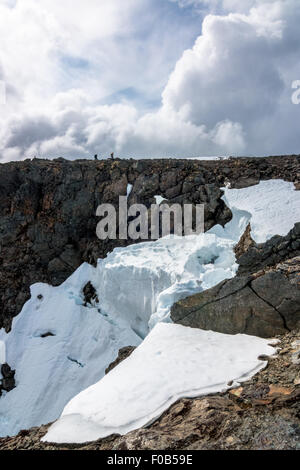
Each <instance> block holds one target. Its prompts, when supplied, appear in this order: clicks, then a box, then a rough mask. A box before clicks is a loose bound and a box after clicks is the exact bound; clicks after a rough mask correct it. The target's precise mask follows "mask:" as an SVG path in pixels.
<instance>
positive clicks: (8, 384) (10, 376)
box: [0, 364, 16, 396]
mask: <svg viewBox="0 0 300 470" xmlns="http://www.w3.org/2000/svg"><path fill="white" fill-rule="evenodd" d="M15 373H16V371H15V370H12V369H11V368H10V366H9V365H8V364H2V366H1V374H2V377H3V378H2V379H1V380H0V396H1V394H2V391H4V392H10V391H11V390H13V389H14V388H15V385H16V382H15Z"/></svg>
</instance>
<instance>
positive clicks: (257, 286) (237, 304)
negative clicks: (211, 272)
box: [171, 256, 300, 338]
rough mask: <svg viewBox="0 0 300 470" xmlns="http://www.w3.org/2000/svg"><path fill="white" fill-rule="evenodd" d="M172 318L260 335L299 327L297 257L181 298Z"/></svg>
mask: <svg viewBox="0 0 300 470" xmlns="http://www.w3.org/2000/svg"><path fill="white" fill-rule="evenodd" d="M171 318H172V320H173V321H174V322H175V323H180V324H181V325H184V326H190V327H193V328H201V329H204V330H213V331H217V332H219V333H227V334H237V333H245V334H249V335H254V336H260V337H263V338H270V337H272V336H274V335H278V334H283V333H285V332H288V331H291V330H293V329H297V328H300V257H299V256H298V257H295V258H292V259H289V260H286V261H285V262H284V263H280V264H278V265H276V266H274V267H273V268H267V269H266V270H264V271H260V272H258V273H255V274H250V275H242V276H237V277H235V278H233V279H230V280H226V281H223V282H221V283H220V284H218V285H217V286H215V287H213V288H212V289H209V290H207V291H204V292H201V293H200V294H196V295H193V296H191V297H188V298H186V299H183V300H180V301H179V302H177V303H176V304H174V305H173V307H172V311H171Z"/></svg>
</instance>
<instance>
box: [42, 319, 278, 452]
mask: <svg viewBox="0 0 300 470" xmlns="http://www.w3.org/2000/svg"><path fill="white" fill-rule="evenodd" d="M268 343H269V341H268V340H266V339H261V338H256V337H253V336H246V335H235V336H232V335H223V334H220V333H215V332H212V331H202V330H197V329H192V328H187V327H184V326H181V325H174V324H163V323H160V324H158V325H156V326H155V328H154V329H153V330H152V331H151V333H150V334H149V336H148V337H147V338H146V339H145V340H144V341H143V343H142V344H141V345H140V346H139V347H138V348H137V349H136V350H135V351H134V352H133V353H132V354H131V356H130V357H129V358H127V359H126V360H125V361H123V362H122V363H121V364H119V365H118V366H117V367H116V368H115V369H114V370H112V371H111V372H110V373H109V374H108V375H107V376H106V377H104V378H103V379H102V380H101V381H100V382H99V383H97V384H96V385H94V386H92V387H90V388H88V389H87V390H85V391H84V392H82V393H80V394H79V395H78V396H77V397H75V398H74V399H73V400H71V401H70V403H68V405H67V406H66V407H65V409H64V411H63V413H62V416H61V418H60V419H59V420H58V421H57V422H56V423H55V424H53V425H52V426H51V427H50V429H49V431H48V433H47V434H46V436H45V437H44V438H43V439H42V440H43V441H44V442H56V443H84V442H87V441H94V440H96V439H100V438H103V437H106V436H109V435H111V434H121V435H124V434H127V433H128V432H130V431H133V430H134V429H138V428H140V427H142V426H145V425H147V424H149V423H151V422H152V421H153V420H155V419H156V418H158V417H159V416H160V415H161V414H162V413H163V411H165V410H166V409H167V408H169V406H170V405H172V404H173V403H175V402H176V401H177V400H178V399H179V398H182V397H189V398H191V397H197V396H200V395H205V394H207V393H216V392H221V391H225V390H227V389H228V388H230V387H229V386H228V383H229V382H230V381H233V386H237V385H238V384H239V383H240V382H244V381H246V380H248V379H249V378H250V377H252V376H253V375H254V374H255V373H257V372H258V371H259V370H261V369H262V368H264V367H265V365H266V362H262V361H260V360H258V356H259V355H262V354H264V355H269V356H270V355H273V354H274V353H275V350H274V348H273V347H271V346H270V345H269V344H268Z"/></svg>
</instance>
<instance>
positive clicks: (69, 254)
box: [0, 156, 300, 331]
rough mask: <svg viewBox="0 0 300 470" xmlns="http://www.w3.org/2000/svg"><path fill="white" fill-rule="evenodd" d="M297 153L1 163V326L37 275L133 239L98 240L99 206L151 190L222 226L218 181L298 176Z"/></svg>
mask: <svg viewBox="0 0 300 470" xmlns="http://www.w3.org/2000/svg"><path fill="white" fill-rule="evenodd" d="M299 168H300V157H299V156H286V157H269V158H240V159H229V160H224V161H196V160H195V161H193V160H174V159H164V160H117V159H116V160H107V161H94V160H77V161H67V160H64V159H57V160H51V161H47V160H39V159H35V160H32V161H31V160H26V161H22V162H12V163H6V164H0V328H1V327H4V328H5V329H6V331H9V330H10V328H11V322H12V318H13V317H14V316H15V315H17V314H18V313H19V312H20V310H21V308H22V306H23V304H24V302H25V301H26V300H28V298H29V296H30V293H29V286H30V285H31V284H34V283H35V282H47V283H50V284H52V285H59V284H60V283H61V282H63V281H64V280H65V279H66V278H67V277H68V276H69V275H70V274H72V273H73V272H74V270H75V269H76V268H77V267H78V266H79V265H80V264H81V263H82V262H84V261H87V262H89V263H95V262H96V260H97V258H102V257H105V256H106V254H107V253H108V252H110V251H112V250H113V248H115V247H116V246H124V245H126V244H128V243H133V242H132V241H131V240H126V241H123V240H115V241H114V240H106V241H99V240H98V238H97V237H96V226H97V223H98V221H99V219H98V218H97V217H96V215H95V214H96V208H97V206H98V205H99V204H101V203H107V202H109V203H112V204H114V205H115V206H116V207H117V205H118V198H119V195H126V189H127V184H128V183H130V184H132V185H133V190H132V193H131V194H130V197H129V203H133V202H139V203H143V204H146V206H147V207H150V205H151V203H154V196H155V195H158V194H160V195H162V196H163V197H165V198H166V199H168V201H169V202H174V203H180V204H184V203H193V204H200V203H202V204H205V228H206V229H209V228H211V227H212V226H213V225H215V224H216V223H220V224H222V225H224V224H225V223H226V222H228V221H229V220H230V218H231V212H230V210H228V208H227V207H226V206H225V204H224V202H223V201H222V200H221V196H222V191H221V189H220V188H221V187H223V186H224V184H225V183H226V182H230V183H231V186H232V187H244V186H249V185H251V184H255V183H258V182H259V181H260V180H262V179H271V178H282V179H285V180H287V181H293V182H295V183H296V184H298V183H299V181H300V172H299Z"/></svg>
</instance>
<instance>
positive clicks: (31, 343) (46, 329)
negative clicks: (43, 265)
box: [0, 264, 140, 436]
mask: <svg viewBox="0 0 300 470" xmlns="http://www.w3.org/2000/svg"><path fill="white" fill-rule="evenodd" d="M95 271H96V270H95V268H93V267H92V266H90V265H88V264H83V265H82V266H81V267H80V268H79V269H78V270H77V271H76V272H75V273H74V274H73V275H72V276H71V277H70V278H69V279H68V280H67V281H66V282H64V283H63V284H62V285H61V286H59V287H51V286H48V285H46V284H35V285H33V286H32V287H31V299H30V300H29V301H28V302H27V303H26V304H25V305H24V308H23V310H22V312H21V313H20V315H18V316H17V317H16V318H15V319H14V321H13V328H12V332H11V333H9V334H8V335H6V334H5V333H4V331H3V330H2V331H1V332H0V340H1V339H2V340H5V342H6V360H7V362H8V364H9V365H10V366H11V367H12V368H13V369H16V388H15V389H14V390H12V391H11V392H9V393H7V394H6V395H5V396H2V397H1V398H0V436H6V435H13V434H16V433H18V432H19V431H20V430H21V429H29V428H30V427H32V426H38V425H41V424H46V423H49V422H51V421H53V420H55V419H57V417H58V416H59V415H60V413H61V411H62V410H63V408H64V406H65V405H66V403H67V402H68V401H69V400H70V399H71V398H72V397H74V395H75V394H77V393H79V392H80V391H82V390H83V389H84V388H86V387H88V386H90V385H91V384H93V383H95V382H97V381H98V380H99V379H101V378H102V377H103V375H104V371H105V367H107V365H108V364H110V363H111V362H112V361H113V360H114V359H115V358H116V356H117V355H118V351H119V349H120V348H121V347H124V346H128V345H137V344H139V342H140V339H139V338H138V337H137V336H136V335H135V333H134V332H133V331H132V330H131V329H130V328H128V326H127V324H124V323H123V322H122V318H120V319H119V322H118V324H116V323H114V322H112V320H111V319H110V318H109V317H105V316H103V315H101V313H99V312H98V309H97V308H93V307H90V308H88V307H84V306H83V297H82V294H81V290H82V288H83V287H84V285H85V284H86V283H87V282H88V281H89V280H90V279H93V276H94V272H95ZM38 296H39V297H40V296H42V298H41V297H40V298H38Z"/></svg>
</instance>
